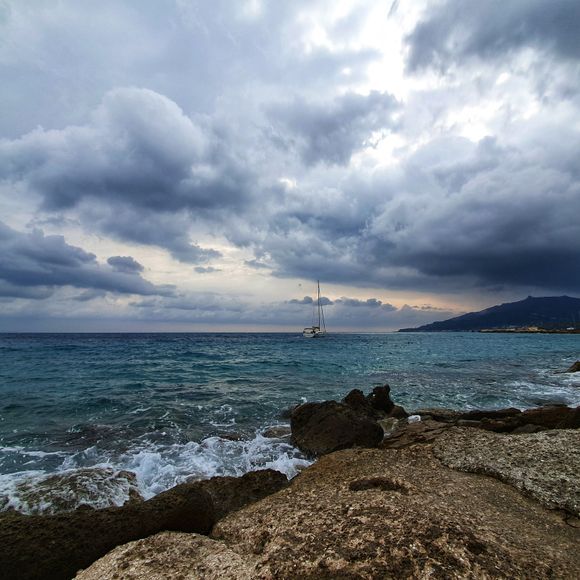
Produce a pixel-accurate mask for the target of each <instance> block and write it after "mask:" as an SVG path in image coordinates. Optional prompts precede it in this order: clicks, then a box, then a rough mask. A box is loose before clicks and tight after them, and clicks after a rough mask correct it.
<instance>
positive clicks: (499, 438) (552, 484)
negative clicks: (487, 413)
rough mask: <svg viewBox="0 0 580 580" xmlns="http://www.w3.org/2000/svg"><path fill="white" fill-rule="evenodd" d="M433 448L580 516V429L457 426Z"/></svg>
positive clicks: (450, 460)
mask: <svg viewBox="0 0 580 580" xmlns="http://www.w3.org/2000/svg"><path fill="white" fill-rule="evenodd" d="M434 453H435V455H436V456H437V457H438V458H439V459H440V460H441V461H442V462H443V463H444V464H445V465H447V466H449V467H452V468H453V469H460V470H462V471H469V472H472V473H481V474H484V475H491V476H493V477H497V478H498V479H500V480H501V481H505V482H506V483H509V484H511V485H513V486H514V487H516V488H517V489H519V490H520V491H522V492H523V493H526V494H529V495H531V496H532V497H534V498H536V499H537V500H538V501H540V502H541V503H543V504H544V505H546V506H547V507H549V508H559V509H564V510H566V511H568V512H569V513H571V514H573V515H575V516H577V517H580V432H579V431H573V430H554V431H543V432H541V433H533V434H527V435H504V434H498V433H489V432H486V431H481V430H479V429H465V428H463V429H459V428H453V429H449V430H447V432H446V433H444V434H443V435H442V436H441V437H439V438H438V439H437V441H436V443H435V447H434Z"/></svg>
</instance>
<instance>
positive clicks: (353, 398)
mask: <svg viewBox="0 0 580 580" xmlns="http://www.w3.org/2000/svg"><path fill="white" fill-rule="evenodd" d="M342 402H343V403H344V404H345V405H348V406H349V407H350V408H351V409H353V410H354V411H356V412H357V413H361V414H363V415H366V416H368V417H371V418H375V417H376V418H378V417H379V416H380V414H379V413H376V412H375V410H374V409H373V407H372V406H371V404H370V403H369V401H368V399H367V398H366V397H365V394H364V393H363V392H362V391H361V390H360V389H353V390H352V391H350V393H348V395H347V396H346V397H345V398H344V399H343V400H342Z"/></svg>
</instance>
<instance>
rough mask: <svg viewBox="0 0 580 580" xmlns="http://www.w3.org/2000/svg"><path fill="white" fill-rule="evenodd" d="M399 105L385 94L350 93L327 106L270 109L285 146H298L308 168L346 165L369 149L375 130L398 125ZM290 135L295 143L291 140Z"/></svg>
mask: <svg viewBox="0 0 580 580" xmlns="http://www.w3.org/2000/svg"><path fill="white" fill-rule="evenodd" d="M398 106H399V104H398V103H397V101H396V100H395V98H394V97H393V96H391V95H388V94H385V93H379V92H377V91H372V92H371V93H370V94H369V95H358V94H354V93H348V94H346V95H342V96H340V97H336V98H335V99H334V100H332V101H331V102H327V103H312V102H305V101H304V100H295V101H294V102H292V103H289V104H286V105H276V106H273V107H270V109H269V116H270V119H271V120H272V122H273V123H274V126H280V125H281V126H282V130H281V131H280V133H279V134H278V135H277V140H278V143H279V144H280V145H281V146H286V147H293V146H296V147H297V148H298V151H299V152H300V155H301V157H302V161H303V163H304V164H306V165H313V164H316V163H319V162H325V163H331V164H337V165H345V164H347V163H348V162H349V161H350V158H351V157H352V155H353V153H355V152H356V151H357V150H359V149H361V148H363V147H365V146H368V145H369V144H372V143H370V141H369V139H370V138H371V135H372V133H373V132H375V131H386V130H387V129H388V128H390V127H392V126H393V124H394V121H393V113H394V112H395V111H396V110H397V109H398ZM288 135H290V137H291V140H288Z"/></svg>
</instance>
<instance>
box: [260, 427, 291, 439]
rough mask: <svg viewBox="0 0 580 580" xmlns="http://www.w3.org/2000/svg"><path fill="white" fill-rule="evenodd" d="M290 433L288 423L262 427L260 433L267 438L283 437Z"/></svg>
mask: <svg viewBox="0 0 580 580" xmlns="http://www.w3.org/2000/svg"><path fill="white" fill-rule="evenodd" d="M290 433H291V431H290V427H289V426H288V425H274V426H273V427H268V428H267V429H264V433H262V435H263V436H264V437H267V438H269V439H282V438H284V437H289V436H290Z"/></svg>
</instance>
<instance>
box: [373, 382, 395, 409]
mask: <svg viewBox="0 0 580 580" xmlns="http://www.w3.org/2000/svg"><path fill="white" fill-rule="evenodd" d="M390 393H391V387H389V385H383V386H382V387H375V388H374V389H373V392H372V393H371V394H370V395H369V396H368V401H369V403H370V405H371V407H372V408H373V409H375V410H377V411H381V412H383V413H385V414H386V415H389V414H390V413H391V412H392V411H393V408H394V407H395V403H393V401H392V400H391V394H390Z"/></svg>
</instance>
